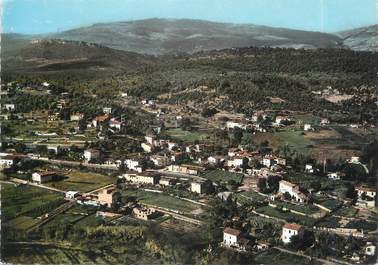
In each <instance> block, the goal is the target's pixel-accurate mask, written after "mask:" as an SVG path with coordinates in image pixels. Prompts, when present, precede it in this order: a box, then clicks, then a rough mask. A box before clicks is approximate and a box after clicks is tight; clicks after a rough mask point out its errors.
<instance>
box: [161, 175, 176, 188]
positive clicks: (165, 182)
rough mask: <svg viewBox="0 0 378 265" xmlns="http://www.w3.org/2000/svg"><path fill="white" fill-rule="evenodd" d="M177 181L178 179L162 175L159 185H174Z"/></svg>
mask: <svg viewBox="0 0 378 265" xmlns="http://www.w3.org/2000/svg"><path fill="white" fill-rule="evenodd" d="M176 183H177V179H173V178H166V177H162V178H160V179H159V185H161V186H167V187H168V186H173V185H175V184H176Z"/></svg>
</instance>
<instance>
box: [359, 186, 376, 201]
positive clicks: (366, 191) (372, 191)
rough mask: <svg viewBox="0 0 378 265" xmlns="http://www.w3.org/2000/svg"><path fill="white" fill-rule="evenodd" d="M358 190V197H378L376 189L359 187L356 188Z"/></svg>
mask: <svg viewBox="0 0 378 265" xmlns="http://www.w3.org/2000/svg"><path fill="white" fill-rule="evenodd" d="M356 190H357V194H358V197H362V196H363V194H365V195H366V196H369V197H371V198H375V196H376V195H377V191H376V189H374V188H367V187H358V188H356Z"/></svg>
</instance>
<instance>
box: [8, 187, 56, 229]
mask: <svg viewBox="0 0 378 265" xmlns="http://www.w3.org/2000/svg"><path fill="white" fill-rule="evenodd" d="M62 199H63V195H62V194H58V193H56V192H52V191H48V190H45V189H41V188H37V187H31V186H26V185H20V186H17V187H15V186H13V185H7V184H2V185H1V203H2V209H1V210H2V220H3V221H5V220H11V219H13V218H16V217H18V216H22V215H25V216H28V215H30V216H32V215H33V214H34V213H35V210H36V209H37V208H39V209H41V208H43V207H44V206H47V205H49V204H51V203H54V202H58V201H60V200H62ZM33 211H34V213H33ZM20 220H22V219H20ZM20 220H19V221H20ZM24 220H25V219H24ZM15 222H16V224H17V223H18V222H17V221H15Z"/></svg>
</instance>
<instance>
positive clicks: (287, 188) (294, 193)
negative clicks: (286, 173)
mask: <svg viewBox="0 0 378 265" xmlns="http://www.w3.org/2000/svg"><path fill="white" fill-rule="evenodd" d="M278 191H279V192H281V193H282V194H285V193H286V192H287V193H289V194H290V196H291V197H293V198H294V199H295V201H296V202H301V203H303V202H305V201H306V200H307V196H306V195H305V194H303V193H302V192H301V191H300V190H299V187H298V185H295V184H293V183H290V182H288V181H286V180H281V181H280V183H279V190H278Z"/></svg>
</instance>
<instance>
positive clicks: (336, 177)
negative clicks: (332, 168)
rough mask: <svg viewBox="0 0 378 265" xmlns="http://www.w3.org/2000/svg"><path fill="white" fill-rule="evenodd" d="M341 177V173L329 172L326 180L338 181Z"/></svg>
mask: <svg viewBox="0 0 378 265" xmlns="http://www.w3.org/2000/svg"><path fill="white" fill-rule="evenodd" d="M342 175H343V174H342V173H341V172H331V173H328V174H327V176H328V178H329V179H333V180H340V179H341V176H342Z"/></svg>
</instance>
